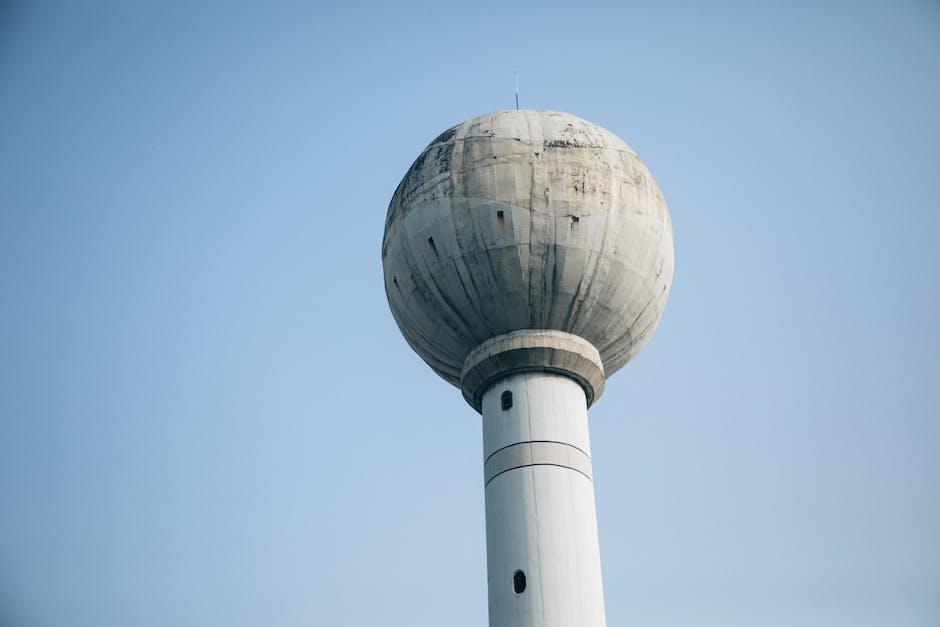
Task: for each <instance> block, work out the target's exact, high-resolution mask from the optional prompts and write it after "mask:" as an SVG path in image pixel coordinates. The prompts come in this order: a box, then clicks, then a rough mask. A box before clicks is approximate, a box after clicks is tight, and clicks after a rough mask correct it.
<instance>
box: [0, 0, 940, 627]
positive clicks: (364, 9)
mask: <svg viewBox="0 0 940 627" xmlns="http://www.w3.org/2000/svg"><path fill="white" fill-rule="evenodd" d="M584 4H585V5H584V6H577V7H576V6H575V4H572V3H553V2H547V3H528V2H521V3H495V2H492V3H491V2H480V3H474V4H466V3H464V4H449V3H427V4H417V3H398V4H392V3H382V4H379V3H368V2H359V3H356V2H347V3H342V4H336V5H331V6H325V5H317V4H315V3H214V4H213V3H199V5H198V6H196V5H195V3H176V2H165V3H148V4H145V3H141V2H90V3H84V4H81V5H80V4H78V3H44V2H38V3H27V2H17V1H7V2H5V3H0V297H2V307H0V497H2V498H0V624H3V625H4V626H6V625H11V626H14V627H59V626H63V627H64V626H66V625H67V626H69V627H86V626H87V627H110V626H114V627H118V626H120V627H124V626H126V625H135V626H138V627H147V626H151V625H152V626H154V627H156V626H160V627H162V626H165V625H176V626H180V627H185V626H189V625H192V626H199V627H206V626H214V625H219V626H223V625H224V626H226V627H228V626H231V625H246V626H253V625H258V626H261V625H265V626H268V625H282V626H292V625H323V626H330V627H333V626H336V627H340V626H344V625H350V626H353V625H357V626H358V625H363V624H374V623H377V622H381V623H383V624H392V625H408V626H409V627H413V626H420V625H440V624H448V625H453V626H454V627H463V626H467V627H470V626H477V627H478V626H480V625H485V624H486V571H485V563H484V555H485V553H484V541H485V540H484V527H483V489H482V468H481V465H482V460H481V451H482V444H481V433H480V422H479V417H478V416H477V415H476V414H475V413H474V412H473V411H472V410H471V409H470V408H469V407H468V406H467V405H466V404H465V402H464V401H463V399H462V398H461V395H460V393H459V392H458V391H457V390H456V389H455V388H452V387H450V386H449V385H448V384H446V383H445V382H444V381H442V380H440V379H438V378H437V377H436V376H435V375H434V374H433V373H432V372H431V371H430V369H428V368H427V367H426V366H425V365H424V364H423V363H422V362H421V361H420V359H419V358H418V357H417V356H416V355H414V354H413V353H412V352H411V351H410V349H409V348H408V347H407V345H406V344H405V342H404V340H403V339H402V338H401V336H400V334H399V332H398V330H397V328H396V327H395V323H394V321H393V320H392V318H391V315H390V313H389V312H388V308H387V306H386V304H385V297H384V292H383V286H382V273H381V260H380V242H381V238H382V228H383V225H384V217H385V211H386V207H387V204H388V201H389V199H390V197H391V194H392V192H393V191H394V188H395V186H396V185H397V183H398V181H399V179H400V178H401V176H402V175H403V174H404V172H405V171H406V170H407V168H408V166H409V165H410V163H411V161H412V160H413V159H414V158H415V157H416V156H417V155H418V153H419V152H420V151H421V149H422V148H423V147H424V146H425V145H426V144H427V143H428V142H429V141H430V140H431V139H433V138H434V137H435V136H436V135H437V134H438V133H440V132H441V131H442V130H444V129H445V128H447V127H449V126H451V125H453V124H455V123H457V122H460V121H461V120H463V119H466V118H468V117H471V116H474V115H478V114H481V113H485V112H487V111H492V110H497V109H502V108H510V107H512V106H513V82H514V77H515V74H516V73H518V74H519V77H520V78H519V83H520V100H521V105H522V106H523V107H524V108H536V109H557V110H562V111H567V112H570V113H573V114H575V115H578V116H580V117H583V118H585V119H588V120H590V121H592V122H595V123H598V124H601V125H602V126H605V127H606V128H608V129H610V130H611V131H613V132H614V133H616V134H617V135H619V136H620V137H622V138H623V139H624V140H625V141H626V142H627V143H628V144H630V145H631V146H632V147H633V148H634V149H635V150H636V151H637V152H638V153H639V154H640V156H641V158H643V160H644V161H645V162H646V164H647V165H648V166H649V167H650V169H651V170H652V172H653V174H654V176H655V177H656V179H657V181H658V183H659V186H660V187H661V188H662V190H663V192H664V194H665V196H666V200H667V202H668V203H669V206H670V210H671V212H672V216H673V221H674V226H675V232H676V247H677V272H676V277H675V283H674V286H673V289H672V293H671V297H670V302H669V304H668V306H667V308H666V312H665V315H664V317H663V320H662V323H661V324H660V327H659V329H658V330H657V332H656V335H655V336H654V337H653V339H652V340H651V341H650V343H649V344H648V345H647V347H646V348H645V349H644V351H643V352H642V353H641V354H640V356H639V357H638V358H637V359H636V360H635V361H634V362H632V363H631V364H630V365H629V366H627V367H626V368H625V369H623V370H622V371H620V372H619V373H617V374H616V375H615V376H614V377H612V378H611V380H610V381H609V382H608V386H607V390H606V392H605V395H604V397H603V398H602V399H601V401H600V402H599V403H598V404H597V405H595V406H594V407H593V408H592V410H591V429H592V445H593V453H594V458H593V462H594V470H595V479H596V480H595V487H596V490H597V503H598V519H599V531H600V540H601V555H602V562H603V570H604V585H605V592H606V599H607V614H608V622H609V624H610V625H643V626H647V627H683V626H691V625H695V626H696V627H707V626H716V627H717V626H721V627H735V626H738V625H741V626H752V625H761V626H763V627H777V626H781V627H782V626H796V625H799V626H800V627H806V626H817V625H819V626H833V625H853V627H866V626H869V625H871V626H879V627H880V626H885V627H888V626H890V627H907V626H910V627H921V626H923V627H928V626H935V625H937V624H938V621H940V533H938V530H940V420H938V411H937V407H938V401H940V393H938V391H937V386H938V372H940V368H938V366H940V364H938V355H940V333H938V331H937V325H936V318H937V311H938V306H940V281H938V276H940V253H938V250H937V244H936V238H937V233H938V232H940V206H938V205H940V201H938V198H940V176H938V175H937V166H938V163H940V162H938V158H937V156H936V155H937V146H938V145H940V115H938V111H940V8H938V6H937V5H936V4H935V3H932V2H927V1H921V2H916V1H913V0H912V1H897V2H857V3H849V2H816V3H811V2H788V3H778V4H779V6H773V5H772V4H771V3H760V5H761V6H759V5H758V3H745V2H739V3H735V2H725V3H712V4H709V5H708V6H705V5H702V4H701V3H691V2H688V3H662V5H663V6H656V3H635V4H631V3H591V2H588V3H584Z"/></svg>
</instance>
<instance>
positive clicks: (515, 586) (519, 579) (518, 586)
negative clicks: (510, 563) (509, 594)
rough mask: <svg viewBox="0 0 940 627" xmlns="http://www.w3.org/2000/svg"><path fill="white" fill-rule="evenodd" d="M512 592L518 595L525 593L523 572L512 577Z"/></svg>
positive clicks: (518, 572)
mask: <svg viewBox="0 0 940 627" xmlns="http://www.w3.org/2000/svg"><path fill="white" fill-rule="evenodd" d="M512 591H513V592H515V593H516V594H522V593H523V592H525V573H524V572H522V571H521V570H517V571H516V574H514V575H513V576H512Z"/></svg>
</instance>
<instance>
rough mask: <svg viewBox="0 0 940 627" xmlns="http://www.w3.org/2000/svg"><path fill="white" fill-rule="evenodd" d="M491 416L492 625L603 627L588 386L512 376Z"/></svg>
mask: <svg viewBox="0 0 940 627" xmlns="http://www.w3.org/2000/svg"><path fill="white" fill-rule="evenodd" d="M482 414H483V451H484V454H483V458H484V460H485V461H484V481H485V485H486V487H485V491H486V558H487V573H488V580H489V617H490V627H604V625H605V617H604V593H603V587H602V583H601V564H600V552H599V549H598V541H597V517H596V513H595V506H594V484H593V481H592V474H591V458H590V453H591V449H590V443H589V438H588V423H587V402H586V397H585V392H584V389H583V387H582V386H581V385H579V384H578V383H577V382H575V381H574V380H573V379H571V378H569V377H567V376H564V375H561V374H555V373H551V372H523V373H519V374H514V375H510V376H507V377H505V378H502V379H499V380H497V381H496V382H494V383H493V384H491V385H489V387H488V388H487V389H486V391H485V392H484V393H483V398H482Z"/></svg>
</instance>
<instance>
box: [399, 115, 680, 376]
mask: <svg viewBox="0 0 940 627" xmlns="http://www.w3.org/2000/svg"><path fill="white" fill-rule="evenodd" d="M382 261H383V265H384V271H385V290H386V294H387V296H388V301H389V305H390V307H391V310H392V314H393V316H394V317H395V321H396V322H397V323H398V326H399V328H400V329H401V331H402V334H403V335H404V336H405V339H406V340H407V341H408V344H409V345H410V346H411V347H412V348H413V349H414V350H415V351H416V352H417V353H418V354H419V355H420V356H421V358H422V359H424V361H425V362H427V363H428V364H429V365H430V366H431V368H433V369H434V371H435V372H437V373H438V374H439V375H440V376H442V377H443V378H444V379H446V380H447V381H449V382H450V383H452V384H454V385H457V386H460V378H461V371H462V369H463V366H464V361H465V359H466V358H467V356H468V354H469V353H470V352H471V351H472V350H473V349H474V348H476V347H478V346H479V345H480V344H481V343H483V342H485V341H486V340H489V339H491V338H493V337H495V336H499V335H503V334H507V333H510V332H513V331H519V330H524V329H554V330H559V331H564V332H567V333H571V334H574V335H577V336H580V337H582V338H584V339H586V340H587V341H588V342H590V343H591V344H593V345H594V346H595V347H596V348H597V349H598V351H599V352H600V356H601V359H602V361H603V369H604V372H605V373H606V375H607V376H609V375H610V374H612V373H613V372H615V371H616V370H618V369H619V368H621V367H622V366H623V365H624V364H626V363H627V362H628V361H630V359H632V358H633V356H634V355H636V353H637V352H638V351H639V350H640V348H642V346H643V345H644V344H645V343H646V341H647V340H648V339H649V338H650V336H651V334H652V333H653V331H654V329H655V328H656V325H657V323H658V321H659V317H660V315H661V313H662V310H663V307H664V306H665V303H666V299H667V298H668V295H669V288H670V285H671V283H672V276H673V267H674V259H673V233H672V221H671V219H670V216H669V211H668V209H667V208H666V203H665V201H664V200H663V196H662V193H661V192H660V190H659V188H658V187H657V185H656V183H655V181H654V180H653V177H652V175H651V174H650V172H649V170H647V168H646V166H645V165H644V164H643V163H642V162H641V161H640V159H639V158H638V157H637V155H636V153H634V152H633V150H632V149H630V147H629V146H627V145H626V144H625V143H624V142H623V141H621V140H620V139H618V138H617V137H616V136H615V135H613V134H612V133H610V132H609V131H607V130H605V129H603V128H601V127H599V126H596V125H594V124H591V123H590V122H587V121H585V120H582V119H580V118H577V117H575V116H573V115H569V114H566V113H559V112H555V111H497V112H494V113H489V114H486V115H482V116H480V117H476V118H473V119H470V120H467V121H466V122H463V123H462V124H458V125H457V126H455V127H453V128H450V129H448V130H447V131H445V132H443V133H442V134H441V135H440V136H439V137H437V138H436V139H435V140H434V141H432V142H431V144H430V145H429V146H428V147H427V148H426V149H425V150H424V151H423V152H422V153H421V155H420V156H419V157H418V158H417V160H416V161H415V162H414V164H413V165H412V166H411V168H410V169H409V170H408V172H407V173H406V174H405V176H404V178H403V179H402V181H401V183H400V184H399V185H398V188H397V189H396V190H395V194H394V196H393V197H392V200H391V202H390V204H389V207H388V215H387V217H386V222H385V237H384V240H383V242H382Z"/></svg>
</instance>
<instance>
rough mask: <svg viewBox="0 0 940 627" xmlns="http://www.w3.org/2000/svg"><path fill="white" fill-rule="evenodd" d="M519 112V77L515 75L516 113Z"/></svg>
mask: <svg viewBox="0 0 940 627" xmlns="http://www.w3.org/2000/svg"><path fill="white" fill-rule="evenodd" d="M518 110H519V75H518V74H516V111H518Z"/></svg>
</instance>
